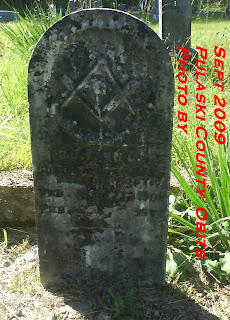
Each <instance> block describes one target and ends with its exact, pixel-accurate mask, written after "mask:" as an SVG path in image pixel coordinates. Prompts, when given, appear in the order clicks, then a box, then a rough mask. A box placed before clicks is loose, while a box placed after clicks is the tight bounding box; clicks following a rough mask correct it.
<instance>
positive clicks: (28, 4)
mask: <svg viewBox="0 0 230 320" xmlns="http://www.w3.org/2000/svg"><path fill="white" fill-rule="evenodd" d="M146 1H148V2H150V3H151V2H153V1H151V0H146ZM36 2H37V1H36V0H1V1H0V10H12V8H15V9H16V10H17V11H19V12H20V13H21V14H23V12H24V11H25V9H26V8H28V9H32V8H34V7H35V3H36ZM38 2H39V3H40V5H41V7H42V8H43V9H44V10H47V9H48V3H54V4H55V5H56V6H57V7H62V8H67V6H68V2H69V1H68V0H53V1H52V0H39V1H38ZM140 2H141V0H103V5H104V6H105V7H111V8H112V7H114V6H116V5H117V4H118V3H125V4H126V7H127V8H128V7H129V6H136V5H138V4H140ZM191 3H192V11H193V12H195V11H198V10H201V9H202V8H205V6H207V5H210V6H211V5H222V6H226V5H227V0H191Z"/></svg>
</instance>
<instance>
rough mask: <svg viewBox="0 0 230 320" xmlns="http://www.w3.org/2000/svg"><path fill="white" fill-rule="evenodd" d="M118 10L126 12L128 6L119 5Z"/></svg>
mask: <svg viewBox="0 0 230 320" xmlns="http://www.w3.org/2000/svg"><path fill="white" fill-rule="evenodd" d="M117 9H118V10H121V11H126V5H125V3H118V5H117Z"/></svg>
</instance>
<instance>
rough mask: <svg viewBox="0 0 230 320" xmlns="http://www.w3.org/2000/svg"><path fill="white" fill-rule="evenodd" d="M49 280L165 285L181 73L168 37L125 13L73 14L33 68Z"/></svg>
mask: <svg viewBox="0 0 230 320" xmlns="http://www.w3.org/2000/svg"><path fill="white" fill-rule="evenodd" d="M28 91H29V103H30V122H31V139H32V140H31V141H32V155H33V166H34V184H35V199H36V211H37V232H38V244H39V256H40V272H41V281H42V283H43V284H44V285H45V286H49V285H58V284H60V283H61V282H63V281H68V280H69V281H71V280H72V283H73V279H75V280H76V279H87V278H98V277H106V278H110V279H114V280H115V279H116V278H119V279H121V280H122V279H126V280H128V279H130V280H134V281H142V282H153V283H158V284H163V283H164V281H165V279H164V277H165V253H166V234H167V218H168V191H169V173H170V154H171V134H172V109H173V94H174V80H173V70H172V65H171V60H170V58H169V55H168V52H167V50H166V49H165V47H164V45H163V43H162V41H161V40H160V38H159V37H158V36H157V35H156V34H155V33H154V31H153V30H152V29H150V28H149V27H148V26H147V25H146V24H144V23H143V22H141V21H140V20H138V19H136V18H134V17H132V16H131V15H129V14H126V13H123V12H121V11H116V10H108V9H91V10H82V11H78V12H76V13H73V14H70V15H69V16H67V17H65V18H63V19H62V20H60V21H59V22H57V23H56V24H55V25H54V26H52V27H51V28H50V29H49V30H48V31H47V32H46V33H45V34H44V35H43V37H42V38H41V39H40V41H39V42H38V44H37V46H36V48H35V50H34V53H33V56H32V59H31V61H30V65H29V76H28Z"/></svg>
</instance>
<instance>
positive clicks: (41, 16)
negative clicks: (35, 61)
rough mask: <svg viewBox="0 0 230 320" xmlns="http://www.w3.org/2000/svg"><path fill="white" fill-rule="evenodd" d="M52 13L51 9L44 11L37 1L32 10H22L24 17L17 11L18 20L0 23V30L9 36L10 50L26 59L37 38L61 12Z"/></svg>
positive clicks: (56, 19)
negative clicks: (47, 11) (57, 13)
mask: <svg viewBox="0 0 230 320" xmlns="http://www.w3.org/2000/svg"><path fill="white" fill-rule="evenodd" d="M52 13H54V12H52V10H50V11H49V13H46V12H45V11H44V10H43V8H42V7H41V6H40V5H39V3H37V4H36V7H35V9H34V10H33V11H29V10H26V11H25V12H24V17H23V16H22V15H21V14H20V13H17V14H18V17H19V22H15V23H8V24H1V25H0V30H2V31H3V32H4V33H5V35H6V36H7V37H8V38H9V40H10V43H11V45H12V46H11V50H12V51H13V52H15V53H16V54H21V56H22V57H25V58H27V59H28V58H29V57H30V55H31V52H32V50H33V48H34V47H35V45H36V43H37V42H38V40H39V38H40V37H41V36H42V35H43V33H44V32H45V31H46V30H47V29H48V28H49V27H51V26H52V25H53V24H54V23H55V22H57V21H58V20H59V19H60V17H61V13H60V15H59V16H57V15H56V12H55V14H52ZM1 45H3V43H1Z"/></svg>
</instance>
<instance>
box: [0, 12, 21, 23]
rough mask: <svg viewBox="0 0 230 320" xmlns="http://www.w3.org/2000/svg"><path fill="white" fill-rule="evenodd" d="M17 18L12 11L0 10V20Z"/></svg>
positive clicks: (5, 20) (15, 19)
mask: <svg viewBox="0 0 230 320" xmlns="http://www.w3.org/2000/svg"><path fill="white" fill-rule="evenodd" d="M18 20H19V18H18V16H17V14H16V12H14V11H6V10H3V11H0V22H11V21H18Z"/></svg>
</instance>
